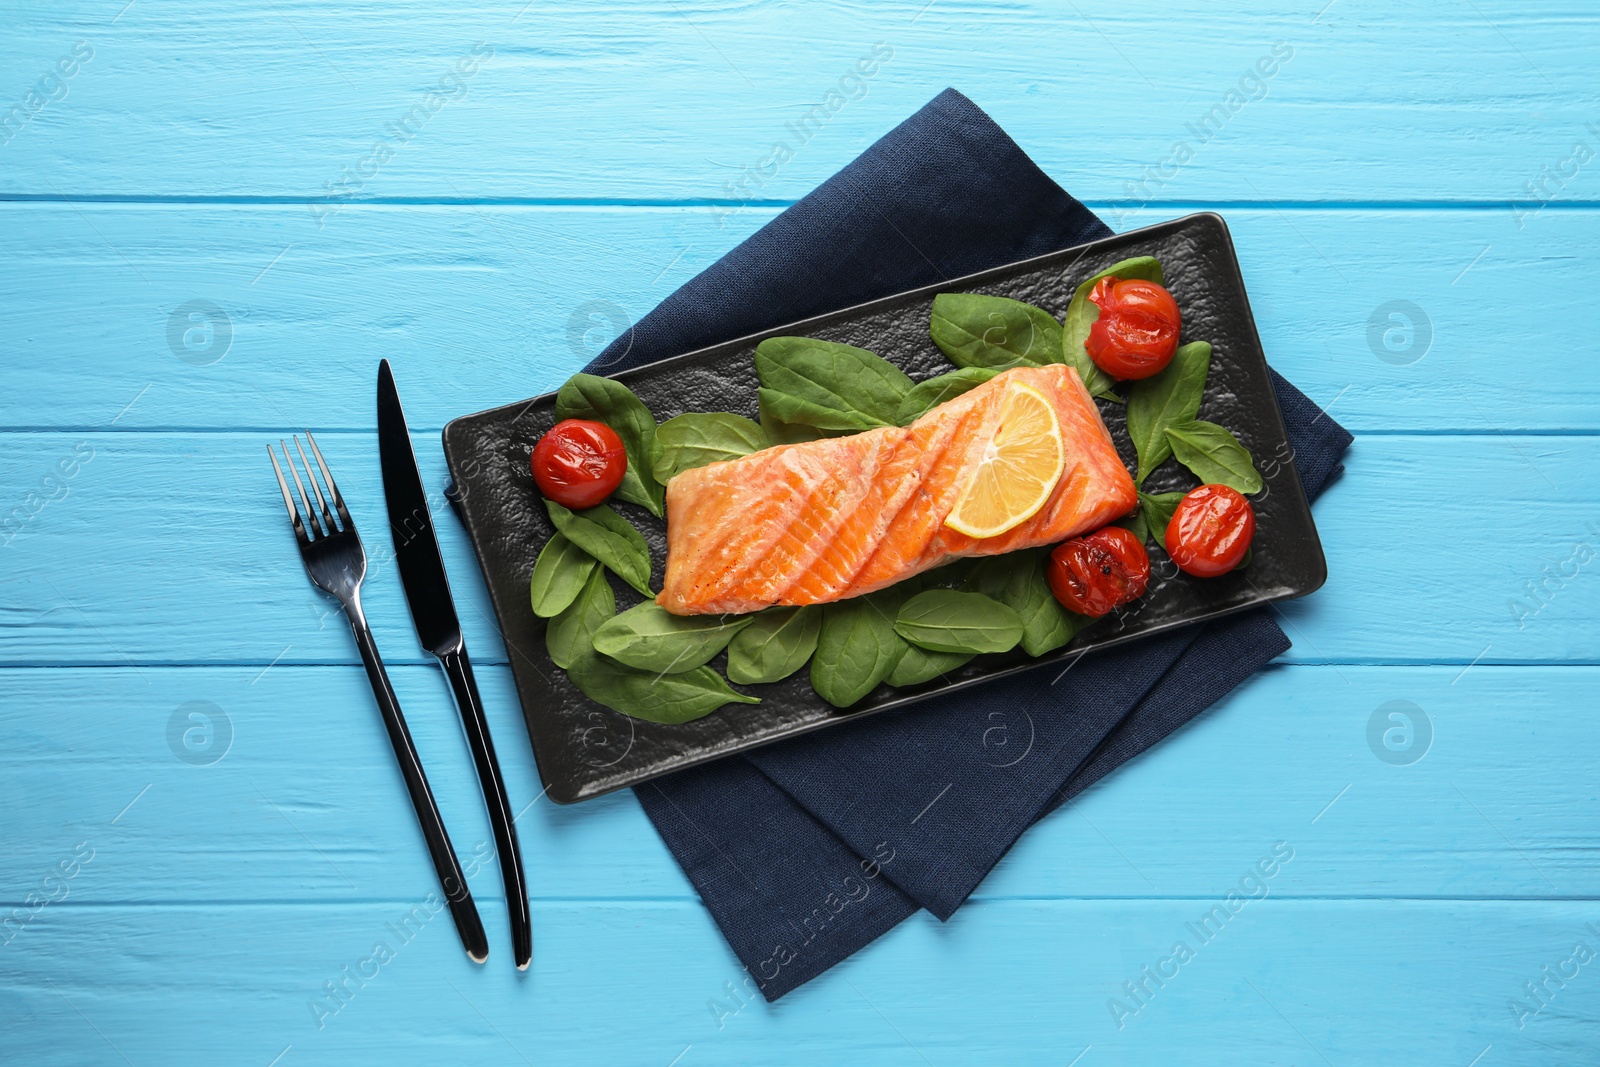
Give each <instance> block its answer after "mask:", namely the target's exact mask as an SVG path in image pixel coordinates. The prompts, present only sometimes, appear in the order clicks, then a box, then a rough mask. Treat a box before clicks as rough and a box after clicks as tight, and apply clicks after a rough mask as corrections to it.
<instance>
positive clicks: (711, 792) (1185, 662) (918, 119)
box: [593, 89, 1351, 1000]
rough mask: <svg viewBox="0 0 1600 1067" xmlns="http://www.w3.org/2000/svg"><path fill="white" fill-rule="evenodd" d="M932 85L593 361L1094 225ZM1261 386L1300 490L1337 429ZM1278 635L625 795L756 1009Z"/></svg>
mask: <svg viewBox="0 0 1600 1067" xmlns="http://www.w3.org/2000/svg"><path fill="white" fill-rule="evenodd" d="M1111 232H1112V231H1111V230H1110V229H1109V228H1108V227H1107V226H1106V225H1105V224H1104V223H1102V222H1101V221H1100V220H1099V219H1098V218H1096V217H1095V216H1094V214H1093V213H1092V212H1090V211H1089V210H1088V209H1087V208H1085V207H1084V206H1083V205H1082V204H1080V203H1079V202H1078V201H1077V200H1074V199H1073V198H1072V197H1071V196H1068V195H1067V194H1066V192H1064V191H1063V190H1062V189H1061V187H1060V186H1058V185H1057V184H1056V183H1055V182H1053V181H1051V180H1050V178H1049V177H1048V176H1046V175H1045V174H1044V172H1042V171H1041V170H1039V168H1038V167H1037V166H1035V165H1034V163H1033V161H1032V160H1030V159H1029V158H1028V157H1027V155H1026V154H1024V153H1023V151H1022V150H1021V149H1020V148H1019V147H1017V145H1016V143H1015V142H1013V141H1012V140H1011V138H1010V137H1008V136H1007V135H1006V134H1005V132H1004V131H1003V130H1001V129H1000V128H999V127H998V126H996V125H995V124H994V122H993V121H992V120H991V119H990V118H989V117H988V116H987V115H985V114H984V113H983V112H982V111H981V110H979V109H978V108H977V107H976V106H975V105H974V104H973V103H972V102H971V101H969V100H967V99H966V97H964V96H962V95H961V94H960V93H957V92H956V91H955V90H953V89H947V90H946V91H945V92H943V93H941V94H940V95H939V96H937V97H936V98H934V100H933V101H932V102H930V103H929V104H928V105H927V106H926V107H924V108H923V109H922V110H921V111H919V112H917V114H915V115H913V116H912V117H911V118H910V119H908V120H906V121H905V122H904V123H902V124H901V125H900V126H898V127H896V128H895V129H894V130H892V131H891V132H890V133H889V134H887V135H886V136H885V137H884V138H883V139H882V140H880V141H878V142H877V143H876V144H874V145H873V146H872V147H871V148H869V149H868V150H867V151H866V152H865V153H863V154H862V155H861V156H860V157H859V158H858V159H856V160H855V161H854V162H853V163H851V164H850V165H848V166H847V167H845V168H844V169H843V170H842V171H840V172H839V173H838V174H837V175H835V176H834V177H833V178H830V179H829V180H828V181H826V182H824V183H823V184H822V185H821V186H819V187H818V188H817V189H816V190H815V191H813V192H812V193H811V194H809V195H808V196H806V197H805V198H804V199H802V200H801V201H799V202H798V203H796V204H795V205H794V206H793V207H791V208H789V209H788V210H787V211H785V212H783V213H782V214H781V215H779V216H778V217H777V218H775V219H774V220H772V221H771V222H770V223H768V224H767V225H766V226H764V227H762V228H761V229H760V230H759V231H758V232H757V233H755V234H754V235H753V236H751V237H750V238H749V239H748V240H746V241H745V242H744V243H742V244H741V245H739V246H738V247H737V248H735V249H734V250H733V251H731V252H729V253H728V254H727V255H726V256H724V257H723V258H722V259H721V260H719V261H718V262H717V263H716V264H714V265H713V266H711V267H709V268H708V269H707V270H705V271H704V272H703V273H701V274H700V275H698V276H697V277H695V278H694V279H692V280H691V281H689V282H688V283H687V284H685V285H684V286H683V287H682V288H681V289H679V290H678V291H677V292H676V293H674V294H673V295H672V296H670V297H668V298H667V300H666V301H664V302H663V303H662V304H661V306H659V307H658V308H656V309H655V310H654V311H652V312H651V313H650V314H649V315H647V316H645V317H644V318H643V319H642V320H640V322H639V324H638V325H637V326H636V327H635V328H634V329H633V330H631V331H630V332H629V333H627V334H625V335H624V336H622V337H620V338H618V339H617V341H615V342H614V343H613V344H612V345H611V346H609V347H608V348H607V349H606V351H605V352H603V353H601V355H600V357H599V358H598V359H596V361H595V363H594V365H593V366H594V367H596V368H603V369H604V370H606V371H616V370H620V369H622V368H624V367H628V366H637V365H641V364H644V363H649V362H654V361H655V360H658V359H662V358H664V357H667V356H671V355H675V354H677V353H679V352H687V351H691V350H693V349H696V348H702V347H705V346H707V345H711V344H715V343H717V342H720V341H724V340H727V339H729V338H733V337H739V336H743V335H745V334H750V333H755V332H758V331H760V330H764V329H769V328H771V327H773V326H778V325H781V324H783V323H786V322H793V321H795V320H798V319H803V318H807V317H809V316H811V315H816V314H821V313H823V312H827V311H832V310H834V309H836V308H840V307H848V306H850V305H852V304H858V303H861V302H863V301H866V300H871V299H874V298H876V297H880V296H886V295H889V294H892V293H897V292H901V291H903V290H906V289H912V288H916V287H917V286H921V285H926V284H930V283H933V282H938V281H943V280H946V279H949V278H955V277H960V276H962V275H965V274H971V273H973V272H976V271H979V270H984V269H987V268H989V267H994V266H999V265H1002V264H1005V263H1010V262H1013V261H1015V260H1019V259H1024V258H1027V257H1029V256H1035V255H1041V254H1043V253H1046V252H1052V251H1055V250H1057V249H1061V248H1067V247H1071V246H1073V245H1077V244H1082V243H1084V242H1086V241H1092V240H1096V239H1099V238H1101V237H1106V236H1109V235H1110V234H1111ZM1274 386H1275V388H1276V390H1277V393H1278V400H1279V404H1280V407H1281V408H1282V410H1283V414H1284V419H1285V422H1286V424H1287V425H1288V428H1289V436H1290V440H1291V444H1292V445H1293V446H1294V450H1295V458H1296V465H1297V467H1298V469H1299V471H1300V474H1301V479H1302V482H1303V483H1304V485H1305V488H1306V492H1307V493H1308V495H1311V496H1313V497H1315V495H1316V494H1318V493H1319V492H1320V491H1321V489H1322V488H1323V486H1324V485H1326V484H1327V483H1328V482H1329V481H1330V480H1331V479H1332V478H1333V477H1334V476H1336V475H1337V473H1338V472H1339V470H1340V469H1341V467H1340V465H1339V458H1340V456H1341V455H1342V454H1343V452H1344V450H1345V448H1346V447H1348V445H1349V444H1350V440H1351V438H1350V435H1349V434H1348V433H1347V432H1346V431H1345V430H1344V429H1343V428H1342V427H1340V426H1339V425H1338V424H1337V423H1335V422H1333V421H1332V420H1331V419H1329V418H1327V416H1326V415H1324V414H1323V413H1322V412H1321V410H1320V409H1318V408H1317V407H1316V405H1315V404H1313V403H1312V402H1311V401H1310V400H1309V399H1307V398H1306V397H1305V396H1304V394H1302V393H1300V392H1299V391H1298V390H1296V389H1295V388H1294V387H1293V386H1292V385H1290V384H1288V383H1287V382H1285V381H1284V380H1283V379H1281V378H1279V377H1277V376H1276V375H1274ZM1288 647H1289V641H1288V639H1287V638H1286V637H1285V636H1284V634H1283V632H1282V631H1281V630H1280V629H1279V628H1278V627H1277V625H1276V624H1275V623H1274V622H1273V621H1272V618H1271V616H1270V614H1269V610H1268V609H1262V610H1259V611H1255V612H1250V613H1246V614H1242V615H1238V616H1234V617H1232V618H1229V619H1224V620H1220V621H1217V622H1213V623H1209V624H1205V625H1201V626H1195V627H1190V628H1187V629H1185V630H1181V631H1177V632H1174V633H1169V634H1164V635H1160V636H1157V637H1153V638H1150V639H1147V640H1144V641H1138V642H1133V643H1131V644H1128V645H1124V646H1120V647H1118V648H1114V649H1109V650H1106V651H1103V652H1099V653H1096V654H1095V655H1093V656H1087V657H1083V658H1082V659H1081V662H1080V661H1073V662H1072V663H1071V664H1070V665H1069V667H1068V668H1066V669H1065V670H1064V671H1063V670H1061V669H1060V668H1059V667H1057V668H1056V669H1055V670H1054V671H1033V672H1030V673H1028V674H1025V675H1021V676H1019V677H1016V678H1014V679H1008V680H1005V681H1003V682H999V683H996V684H993V685H990V686H987V687H983V688H981V689H979V690H977V691H975V692H974V691H968V692H963V693H959V694H953V695H951V696H949V697H945V698H936V699H933V700H930V701H926V702H924V703H922V704H919V705H917V706H915V707H913V708H908V709H906V710H904V711H900V712H886V713H883V714H879V715H875V716H872V717H871V718H868V719H863V720H862V721H861V722H859V723H855V724H851V725H848V726H840V727H836V728H834V729H832V730H829V731H826V732H824V733H822V734H818V735H811V736H807V737H802V738H797V739H795V740H793V741H788V742H783V743H780V744H776V745H771V746H768V747H766V748H762V749H758V750H756V751H753V752H751V753H749V754H747V755H745V756H743V757H732V758H729V759H725V760H721V761H718V762H717V763H714V764H711V765H708V766H705V767H699V768H695V769H692V770H689V771H684V772H680V773H678V774H675V775H671V776H668V777H666V778H662V779H658V780H656V781H654V782H649V783H646V784H645V785H643V786H640V787H638V788H637V789H636V790H635V792H636V793H637V795H638V797H639V800H640V803H641V804H642V805H643V806H644V809H645V812H646V814H648V816H649V817H650V819H651V821H652V822H653V823H654V824H655V826H656V829H657V830H658V832H660V834H661V836H662V838H663V840H664V841H665V842H666V844H667V847H668V848H669V849H671V851H672V853H673V855H674V856H675V857H676V858H677V860H678V862H679V864H680V865H682V867H683V869H684V872H685V873H686V874H687V875H688V876H689V879H690V881H691V882H693V883H694V886H695V888H696V889H697V890H698V891H699V893H700V896H701V899H702V900H703V901H704V902H705V904H706V906H707V908H708V909H709V910H710V912H711V914H712V916H713V918H714V919H715V920H716V922H717V925H718V926H719V927H720V928H721V929H722V932H723V934H724V935H725V936H726V937H727V939H728V942H729V944H730V945H731V946H732V947H733V949H734V951H735V953H737V955H738V956H739V958H740V959H741V960H742V961H743V962H744V964H745V966H746V967H747V968H748V970H749V972H750V975H751V978H752V980H753V982H754V984H755V986H756V987H757V988H759V989H760V991H761V992H762V994H763V995H764V996H765V997H766V998H767V999H769V1000H776V999H777V998H778V997H780V996H782V995H783V994H784V993H787V992H788V991H790V990H792V989H794V988H795V987H797V986H799V985H801V984H803V983H804V982H806V981H809V980H810V979H811V978H814V977H816V976H817V975H818V974H820V973H822V972H823V971H824V970H826V969H828V968H829V967H831V966H833V965H834V964H835V963H838V962H840V961H841V960H843V959H845V958H847V957H848V956H850V955H851V954H852V953H854V952H855V951H857V950H858V949H860V948H861V947H862V946H864V945H866V944H868V943H869V942H871V941H872V940H874V939H875V938H877V937H878V936H880V935H881V934H883V933H885V932H887V931H888V930H890V929H891V928H893V927H894V926H895V924H897V923H899V922H900V921H901V920H903V919H905V918H906V917H907V916H909V915H911V914H913V913H915V912H916V911H917V910H918V908H927V909H928V910H929V911H930V912H932V913H933V914H934V915H936V916H938V917H939V918H941V919H946V918H948V917H949V916H950V915H951V914H953V913H954V911H955V910H956V908H958V907H959V906H960V904H961V903H962V902H963V901H964V900H965V899H966V898H967V896H968V895H969V894H971V892H972V891H973V890H974V889H975V888H976V887H977V885H978V883H979V882H980V881H982V879H983V878H984V876H985V875H987V874H988V872H989V871H990V870H991V869H992V868H993V867H994V865H995V863H997V862H998V861H999V860H1000V858H1001V857H1002V856H1003V855H1005V853H1006V851H1007V850H1008V849H1010V847H1011V845H1012V844H1013V843H1014V842H1015V841H1016V839H1017V837H1018V836H1020V834H1021V833H1022V831H1023V830H1025V829H1026V828H1027V827H1028V826H1030V825H1031V824H1032V823H1033V822H1035V821H1036V820H1037V819H1039V818H1040V817H1041V816H1043V815H1044V814H1046V813H1048V812H1049V811H1051V810H1053V809H1054V808H1056V807H1057V806H1059V805H1061V804H1062V803H1065V802H1066V801H1067V800H1070V799H1071V798H1072V797H1073V796H1075V795H1077V794H1078V793H1079V792H1081V791H1082V790H1083V789H1085V788H1087V787H1088V786H1089V785H1091V784H1092V783H1094V782H1095V781H1098V780H1099V779H1100V778H1102V777H1104V776H1105V775H1106V774H1107V773H1109V772H1110V771H1112V770H1114V769H1115V768H1116V767H1118V766H1120V765H1121V764H1122V763H1124V762H1126V761H1127V760H1129V759H1131V758H1132V757H1134V756H1136V755H1138V754H1139V753H1140V752H1143V751H1144V750H1145V749H1147V748H1149V747H1150V746H1151V745H1153V744H1155V743H1156V742H1158V741H1160V740H1161V739H1162V738H1164V737H1166V736H1167V735H1168V734H1170V733H1172V731H1174V730H1176V729H1177V728H1179V727H1180V726H1182V725H1183V724H1184V723H1186V722H1188V721H1189V720H1190V719H1191V718H1193V717H1194V716H1195V715H1197V714H1198V713H1200V712H1201V711H1203V710H1204V709H1205V708H1207V707H1210V706H1211V705H1212V704H1214V703H1215V702H1216V701H1218V700H1219V699H1221V698H1222V697H1223V696H1225V695H1226V694H1227V693H1228V692H1229V691H1230V690H1232V689H1233V688H1234V687H1236V686H1238V685H1239V684H1240V683H1241V682H1243V681H1244V680H1245V679H1247V678H1249V677H1250V675H1252V674H1253V673H1255V672H1256V671H1257V670H1259V669H1260V668H1261V667H1263V666H1265V665H1266V664H1267V663H1268V662H1269V661H1270V660H1272V659H1273V658H1274V657H1276V656H1278V655H1279V654H1281V653H1282V652H1284V651H1285V650H1286V649H1287V648H1288Z"/></svg>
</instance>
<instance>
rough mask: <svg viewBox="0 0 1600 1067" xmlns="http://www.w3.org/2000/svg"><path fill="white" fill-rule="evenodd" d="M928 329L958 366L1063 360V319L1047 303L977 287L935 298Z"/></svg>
mask: <svg viewBox="0 0 1600 1067" xmlns="http://www.w3.org/2000/svg"><path fill="white" fill-rule="evenodd" d="M928 334H929V336H931V337H932V338H933V343H934V344H936V345H938V346H939V351H941V352H943V353H944V354H945V355H947V356H949V357H950V362H952V363H954V364H955V365H956V366H958V367H967V368H978V367H982V368H987V369H989V370H994V371H1002V370H1007V369H1009V368H1011V367H1042V366H1044V365H1045V364H1046V363H1059V362H1061V324H1060V323H1059V322H1057V321H1056V320H1055V316H1053V315H1051V314H1050V313H1049V312H1048V311H1046V310H1044V309H1043V308H1039V307H1034V306H1033V305H1032V304H1024V303H1023V302H1022V301H1020V300H1010V299H1007V298H1006V297H1003V296H983V295H981V294H979V293H940V294H939V295H938V296H936V297H934V298H933V314H932V315H931V316H930V317H929V320H928Z"/></svg>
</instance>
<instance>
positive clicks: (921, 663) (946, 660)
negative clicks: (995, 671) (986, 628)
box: [888, 644, 973, 686]
mask: <svg viewBox="0 0 1600 1067" xmlns="http://www.w3.org/2000/svg"><path fill="white" fill-rule="evenodd" d="M972 655H973V654H972V653H971V652H934V651H933V650H931V649H926V648H918V647H917V646H916V645H912V644H908V645H907V646H906V650H905V653H904V654H903V655H901V657H900V662H899V663H896V664H895V665H894V670H892V671H890V672H889V677H888V682H889V684H890V685H894V686H907V685H921V684H922V683H923V682H931V681H933V680H934V679H935V678H937V677H939V676H940V675H941V674H949V673H950V672H951V671H953V670H955V669H956V668H957V667H959V666H961V665H962V664H963V663H966V662H967V661H968V660H970V659H971V658H972Z"/></svg>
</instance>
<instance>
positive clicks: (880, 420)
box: [756, 337, 912, 431]
mask: <svg viewBox="0 0 1600 1067" xmlns="http://www.w3.org/2000/svg"><path fill="white" fill-rule="evenodd" d="M756 374H757V375H758V376H759V377H760V379H761V394H760V399H761V400H762V402H763V403H765V404H766V405H767V406H768V408H769V409H770V410H771V411H772V413H773V415H774V416H776V417H777V418H779V419H781V420H782V421H784V422H786V423H800V424H802V425H806V426H815V427H816V428H817V429H819V430H843V431H859V430H871V429H874V428H876V427H879V426H892V425H894V424H895V416H896V415H897V414H898V413H899V411H900V401H901V399H902V398H903V397H904V396H905V395H906V394H907V393H909V392H910V391H911V385H912V383H911V379H910V378H908V377H906V375H905V372H904V371H902V370H900V368H899V367H896V366H895V365H894V364H893V363H890V362H889V361H888V360H886V359H884V358H882V357H881V356H877V355H874V354H873V353H871V352H868V351H867V350H866V349H864V348H856V347H854V346H853V345H842V344H836V343H834V342H832V341H819V340H816V339H815V338H811V337H769V338H767V339H766V340H765V341H762V342H761V344H759V345H757V346H756Z"/></svg>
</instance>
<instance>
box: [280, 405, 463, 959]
mask: <svg viewBox="0 0 1600 1067" xmlns="http://www.w3.org/2000/svg"><path fill="white" fill-rule="evenodd" d="M306 441H307V442H308V443H310V445H311V454H312V455H313V456H315V457H316V458H317V465H316V468H315V469H313V468H312V466H311V463H310V461H309V460H307V459H306V452H305V449H304V448H301V447H300V438H299V437H298V436H296V437H295V439H294V450H295V451H296V452H298V453H299V454H300V463H301V465H302V466H303V467H304V468H305V472H306V478H308V479H309V480H310V482H311V492H312V494H313V495H314V496H315V498H316V501H317V506H316V507H315V508H313V507H312V506H311V499H312V498H311V497H308V496H307V495H306V487H305V484H304V483H303V482H301V481H300V472H299V470H298V469H296V467H295V465H294V460H293V459H292V458H291V457H290V455H289V447H288V445H286V444H284V443H283V441H282V440H281V439H280V440H279V441H278V447H279V448H282V449H283V461H284V462H285V463H287V464H288V465H289V475H290V477H292V478H293V479H294V484H295V488H296V489H298V490H299V491H300V503H301V504H302V505H304V507H305V514H304V517H302V515H301V512H300V509H299V508H297V507H296V506H295V500H294V497H293V496H292V495H290V493H289V483H288V482H286V481H284V480H283V469H282V468H280V467H279V466H278V457H277V454H276V453H274V452H273V451H272V446H271V445H268V446H267V455H268V456H269V457H270V458H271V459H272V470H273V472H274V473H275V474H277V476H278V488H279V489H281V490H283V503H284V506H285V507H287V508H288V509H289V522H290V524H291V525H293V527H294V536H295V540H296V541H297V542H299V545H300V558H301V560H302V561H303V562H304V563H305V565H306V573H307V574H309V575H310V576H311V581H312V584H314V585H315V586H316V587H317V588H318V589H321V590H322V591H323V592H324V593H328V594H329V595H331V596H333V597H334V598H335V599H336V600H338V601H339V603H340V605H341V606H342V607H343V608H344V613H345V615H346V616H347V617H348V618H349V619H350V628H351V629H352V630H353V631H355V635H356V646H357V647H358V648H360V649H361V662H362V663H364V664H366V667H367V679H368V680H369V681H370V682H371V683H372V693H373V696H375V697H377V699H378V709H379V710H380V711H382V712H383V724H384V726H386V727H387V728H388V730H389V742H390V744H392V745H393V746H394V755H395V759H396V760H398V761H399V763H400V773H401V774H402V775H403V776H404V777H405V780H406V789H407V790H408V791H410V793H411V804H412V806H413V807H414V808H416V810H417V821H418V822H420V823H421V824H422V836H423V837H424V838H426V839H427V842H428V852H429V853H430V854H431V855H432V856H433V867H434V870H436V871H437V872H438V873H439V883H440V885H442V886H443V887H444V894H445V900H446V901H447V902H448V903H449V905H450V915H451V917H452V918H454V919H455V924H456V932H457V933H459V934H460V935H461V943H462V945H464V946H465V947H466V950H467V955H468V956H469V957H471V958H472V960H473V962H474V963H482V962H483V961H484V960H486V959H488V957H489V940H488V938H487V937H486V936H485V934H484V932H483V921H482V920H481V919H479V918H478V908H477V905H476V904H474V903H473V901H472V894H471V893H470V892H468V890H467V879H466V877H465V876H464V875H463V874H462V873H461V864H460V863H459V862H458V861H457V860H456V853H455V849H454V848H452V847H451V846H450V835H449V834H447V833H446V832H445V829H444V820H443V819H441V818H440V817H439V806H438V805H437V804H435V803H434V800H433V790H431V789H429V788H428V776H427V775H426V774H424V773H423V772H422V760H421V759H420V758H418V756H417V748H416V745H414V744H413V743H412V741H411V731H410V730H408V729H407V728H406V720H405V716H404V715H402V714H401V713H400V701H399V699H398V698H397V697H396V696H395V694H394V686H392V685H390V684H389V675H388V673H387V672H386V671H385V670H384V669H383V660H382V659H380V658H379V656H378V645H377V642H375V641H374V640H373V639H372V629H371V627H369V626H368V625H367V617H366V616H365V615H364V614H362V611H361V580H362V579H363V578H365V577H366V574H367V553H366V550H365V549H364V548H362V547H361V537H360V535H358V534H357V533H356V524H355V523H354V522H353V521H351V519H350V512H349V511H348V510H346V508H345V506H344V497H343V496H341V495H340V494H339V486H338V485H337V484H335V482H334V480H333V474H332V473H331V472H330V471H329V470H328V465H327V463H325V462H323V459H322V450H321V449H319V448H318V447H317V442H316V439H315V438H313V437H312V436H311V431H310V430H307V431H306ZM317 471H321V472H322V481H323V482H324V483H325V484H326V485H327V487H328V494H327V497H326V498H324V496H323V494H322V486H321V485H319V484H318V483H317ZM329 500H331V501H332V502H333V509H332V510H330V509H329V508H328V501H329ZM335 511H336V512H338V522H337V523H335V522H334V512H335Z"/></svg>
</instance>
